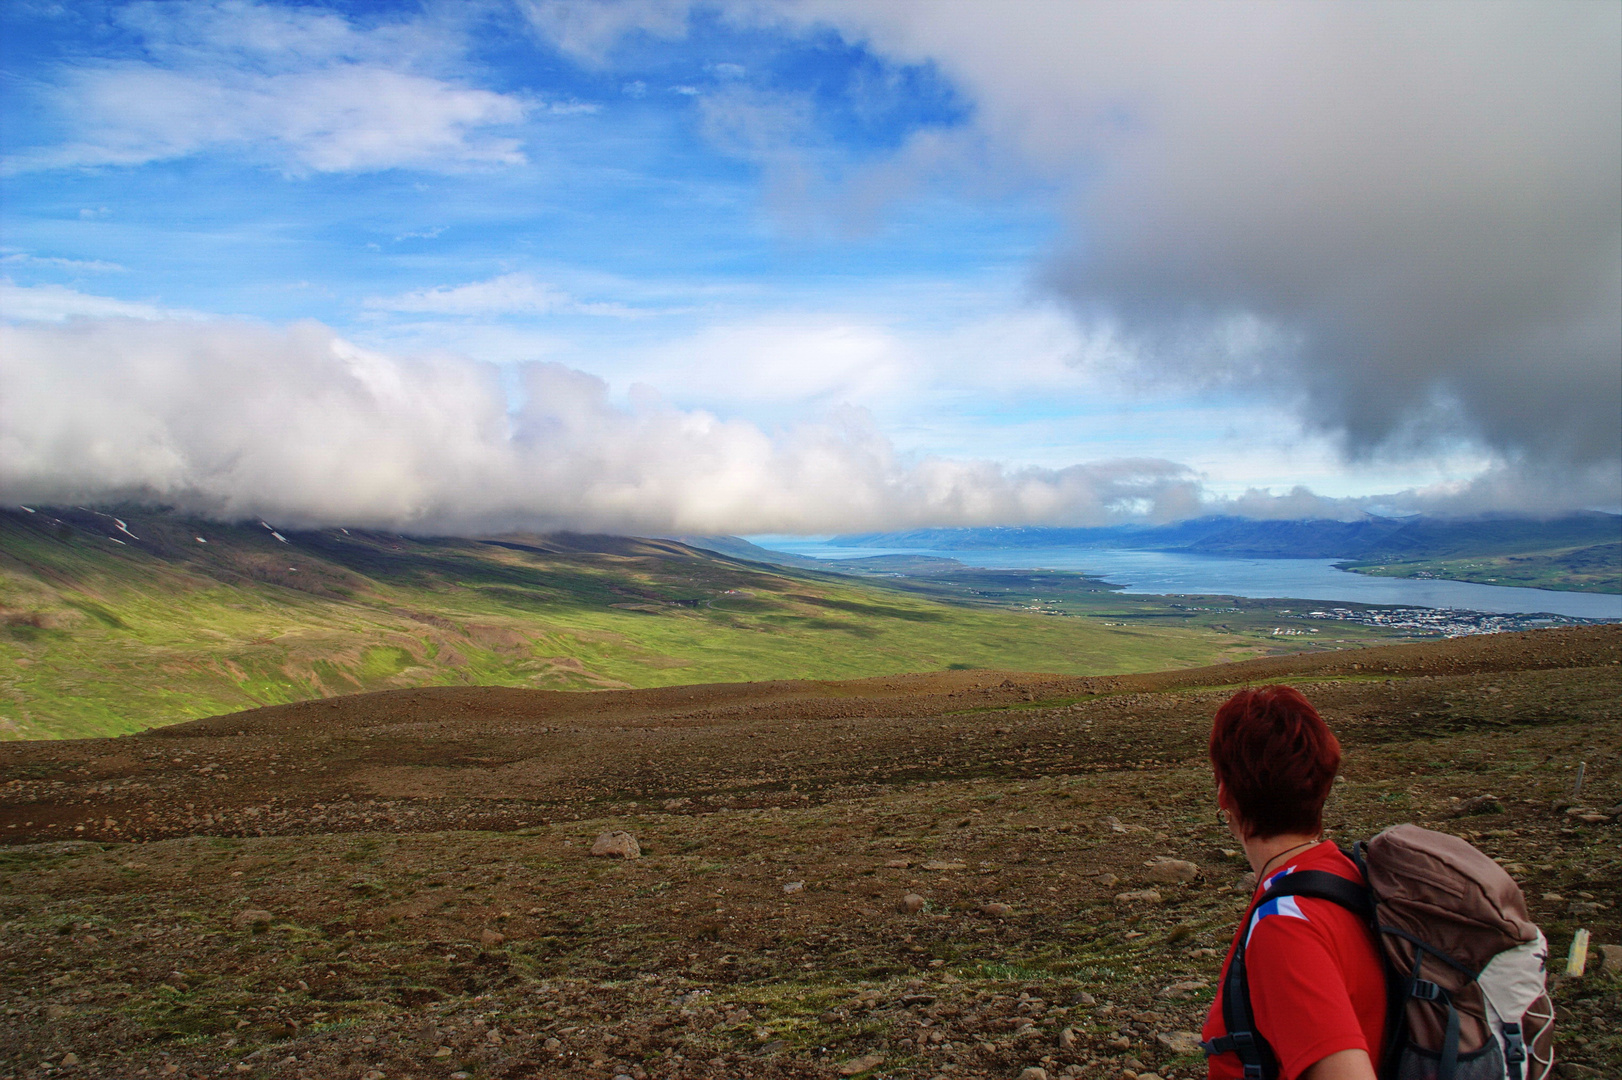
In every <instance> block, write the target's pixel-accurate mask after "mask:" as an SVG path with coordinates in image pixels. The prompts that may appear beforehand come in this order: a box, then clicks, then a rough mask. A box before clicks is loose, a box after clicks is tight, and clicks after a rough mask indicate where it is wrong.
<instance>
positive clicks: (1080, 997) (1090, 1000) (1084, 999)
mask: <svg viewBox="0 0 1622 1080" xmlns="http://www.w3.org/2000/svg"><path fill="white" fill-rule="evenodd" d="M1075 1002H1076V1004H1077V1005H1097V1004H1098V999H1097V998H1095V997H1093V995H1091V994H1089V993H1088V992H1087V991H1085V990H1077V991H1076V996H1075Z"/></svg>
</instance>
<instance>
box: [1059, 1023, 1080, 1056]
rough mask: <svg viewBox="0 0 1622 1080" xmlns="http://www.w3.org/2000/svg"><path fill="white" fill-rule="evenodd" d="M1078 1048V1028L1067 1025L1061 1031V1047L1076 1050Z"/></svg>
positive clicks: (1061, 1048)
mask: <svg viewBox="0 0 1622 1080" xmlns="http://www.w3.org/2000/svg"><path fill="white" fill-rule="evenodd" d="M1075 1048H1076V1029H1075V1028H1073V1027H1067V1028H1065V1029H1064V1030H1063V1031H1061V1032H1059V1049H1060V1050H1074V1049H1075Z"/></svg>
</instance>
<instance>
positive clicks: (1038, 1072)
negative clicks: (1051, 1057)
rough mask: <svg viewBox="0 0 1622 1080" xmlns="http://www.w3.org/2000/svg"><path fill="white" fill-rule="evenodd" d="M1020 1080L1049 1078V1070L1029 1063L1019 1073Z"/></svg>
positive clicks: (1043, 1079)
mask: <svg viewBox="0 0 1622 1080" xmlns="http://www.w3.org/2000/svg"><path fill="white" fill-rule="evenodd" d="M1019 1080H1048V1071H1047V1070H1046V1069H1044V1068H1042V1067H1041V1066H1040V1065H1029V1066H1027V1067H1026V1068H1025V1069H1024V1071H1022V1072H1021V1073H1020V1074H1019Z"/></svg>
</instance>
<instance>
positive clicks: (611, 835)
mask: <svg viewBox="0 0 1622 1080" xmlns="http://www.w3.org/2000/svg"><path fill="white" fill-rule="evenodd" d="M591 853H592V854H593V855H596V856H597V857H599V858H604V859H640V858H641V857H642V845H640V844H638V843H637V842H636V837H634V836H632V835H631V834H630V833H628V832H626V831H625V830H623V829H610V830H608V831H607V832H605V833H600V834H599V835H598V837H597V839H596V840H595V841H593V842H592V845H591Z"/></svg>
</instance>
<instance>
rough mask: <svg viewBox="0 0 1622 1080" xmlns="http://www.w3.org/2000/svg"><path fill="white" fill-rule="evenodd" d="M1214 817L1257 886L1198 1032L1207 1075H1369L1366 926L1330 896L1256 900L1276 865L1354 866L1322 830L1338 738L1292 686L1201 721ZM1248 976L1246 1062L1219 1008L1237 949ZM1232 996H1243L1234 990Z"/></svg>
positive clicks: (1248, 694)
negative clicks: (1252, 1043)
mask: <svg viewBox="0 0 1622 1080" xmlns="http://www.w3.org/2000/svg"><path fill="white" fill-rule="evenodd" d="M1210 754H1211V766H1212V768H1213V769H1214V770H1215V772H1216V787H1217V807H1218V811H1217V815H1218V817H1220V818H1224V819H1225V823H1226V824H1227V826H1228V828H1229V829H1230V830H1231V831H1232V832H1233V835H1234V837H1235V838H1236V839H1238V841H1239V843H1240V844H1242V845H1243V846H1244V849H1245V856H1246V857H1247V858H1248V859H1249V860H1250V865H1251V867H1252V869H1254V870H1255V871H1256V892H1255V894H1254V895H1253V896H1252V898H1251V901H1250V907H1249V909H1248V910H1247V911H1246V913H1245V919H1244V921H1243V922H1242V923H1240V925H1239V930H1238V932H1237V933H1236V934H1235V935H1234V941H1233V946H1232V947H1230V949H1229V950H1228V958H1227V960H1226V961H1225V962H1224V964H1223V969H1222V973H1223V978H1222V982H1221V984H1220V985H1219V988H1218V993H1217V998H1216V1000H1215V1001H1214V1002H1213V1003H1212V1005H1211V1011H1210V1014H1209V1015H1208V1016H1207V1017H1206V1021H1205V1029H1204V1031H1203V1032H1202V1033H1201V1038H1202V1039H1204V1040H1205V1041H1206V1044H1207V1052H1208V1053H1210V1054H1211V1056H1210V1076H1211V1078H1212V1080H1230V1078H1231V1080H1240V1078H1243V1077H1246V1076H1258V1077H1259V1076H1277V1077H1280V1078H1282V1080H1296V1078H1298V1077H1305V1078H1306V1080H1375V1062H1376V1061H1377V1060H1378V1058H1379V1055H1380V1043H1381V1039H1382V1036H1383V1034H1384V1028H1385V1014H1386V985H1385V974H1384V969H1383V967H1382V965H1381V960H1380V954H1379V952H1378V948H1379V946H1378V945H1377V944H1376V942H1375V940H1374V935H1373V933H1372V931H1371V930H1370V929H1369V927H1368V925H1367V924H1366V923H1365V922H1364V921H1363V919H1362V918H1360V917H1359V916H1358V915H1356V914H1354V913H1353V912H1351V911H1348V910H1347V909H1346V908H1344V907H1342V906H1340V905H1339V904H1336V903H1333V902H1331V901H1328V900H1320V899H1317V898H1316V897H1308V896H1281V897H1278V898H1276V899H1272V900H1269V901H1268V902H1266V903H1265V904H1261V905H1259V906H1258V905H1257V903H1256V901H1257V900H1258V899H1260V897H1261V895H1262V893H1263V892H1265V891H1266V890H1267V888H1268V886H1269V885H1273V884H1275V883H1277V882H1278V881H1279V879H1280V878H1281V877H1283V876H1284V875H1286V874H1294V873H1298V872H1300V871H1303V870H1320V871H1327V872H1329V873H1331V874H1335V875H1338V876H1340V877H1343V878H1346V879H1348V880H1350V881H1353V882H1356V883H1358V884H1362V880H1363V878H1362V875H1361V874H1360V873H1359V872H1358V869H1357V867H1356V866H1355V865H1353V863H1352V862H1351V860H1350V859H1348V858H1346V856H1345V855H1343V854H1342V853H1341V851H1340V849H1339V848H1337V847H1336V846H1335V845H1334V844H1333V843H1331V842H1329V841H1327V840H1325V839H1324V838H1323V805H1324V800H1325V799H1326V798H1328V796H1329V789H1330V786H1331V785H1332V784H1333V783H1334V781H1335V771H1336V770H1337V769H1338V768H1339V767H1340V743H1339V742H1338V741H1337V740H1336V739H1335V736H1334V734H1333V733H1331V732H1330V730H1329V728H1328V726H1327V725H1325V724H1324V722H1323V720H1322V719H1321V718H1320V717H1319V716H1318V712H1317V710H1316V709H1314V708H1313V707H1312V705H1311V704H1310V703H1309V702H1308V701H1307V699H1306V698H1304V697H1302V696H1301V694H1300V692H1299V691H1296V690H1293V689H1291V688H1290V687H1287V686H1268V687H1262V688H1260V689H1253V690H1241V691H1240V692H1239V693H1237V694H1235V695H1234V696H1233V697H1232V698H1230V699H1229V700H1228V701H1227V703H1226V704H1224V705H1223V706H1222V708H1220V709H1218V710H1217V714H1216V719H1215V721H1214V722H1213V724H1212V726H1211V749H1210ZM1239 949H1243V957H1244V962H1243V966H1242V968H1241V969H1239V970H1242V971H1243V972H1244V974H1245V977H1246V981H1247V982H1248V984H1249V1002H1250V1010H1249V1011H1250V1017H1249V1019H1250V1020H1251V1024H1250V1027H1251V1028H1252V1029H1253V1031H1254V1032H1255V1033H1256V1034H1258V1035H1259V1036H1260V1037H1261V1039H1260V1040H1259V1043H1258V1045H1257V1050H1256V1052H1255V1053H1254V1054H1249V1055H1248V1056H1250V1057H1251V1060H1252V1062H1253V1063H1254V1062H1255V1061H1256V1060H1257V1059H1260V1060H1261V1061H1262V1062H1263V1065H1262V1067H1261V1068H1260V1069H1258V1068H1257V1067H1256V1066H1255V1065H1254V1064H1252V1066H1251V1068H1249V1069H1247V1068H1246V1066H1245V1064H1244V1061H1243V1058H1242V1055H1241V1053H1240V1052H1239V1049H1240V1048H1239V1047H1237V1046H1236V1045H1235V1043H1234V1040H1233V1039H1232V1038H1225V1036H1228V1035H1229V1032H1230V1029H1231V1030H1234V1031H1237V1030H1240V1028H1239V1027H1238V1025H1239V1024H1241V1023H1243V1021H1244V1019H1245V1017H1244V1015H1243V1013H1242V1012H1236V1010H1234V1009H1233V1008H1231V1007H1228V1004H1227V1002H1226V1001H1225V998H1226V997H1227V996H1228V994H1229V991H1230V989H1233V988H1232V987H1230V986H1229V983H1230V982H1234V981H1236V980H1234V979H1231V978H1230V975H1234V974H1236V971H1235V968H1234V954H1235V951H1237V950H1239ZM1232 996H1233V997H1234V998H1235V1000H1236V1001H1237V1000H1239V999H1240V998H1241V997H1242V995H1240V994H1234V995H1232Z"/></svg>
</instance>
